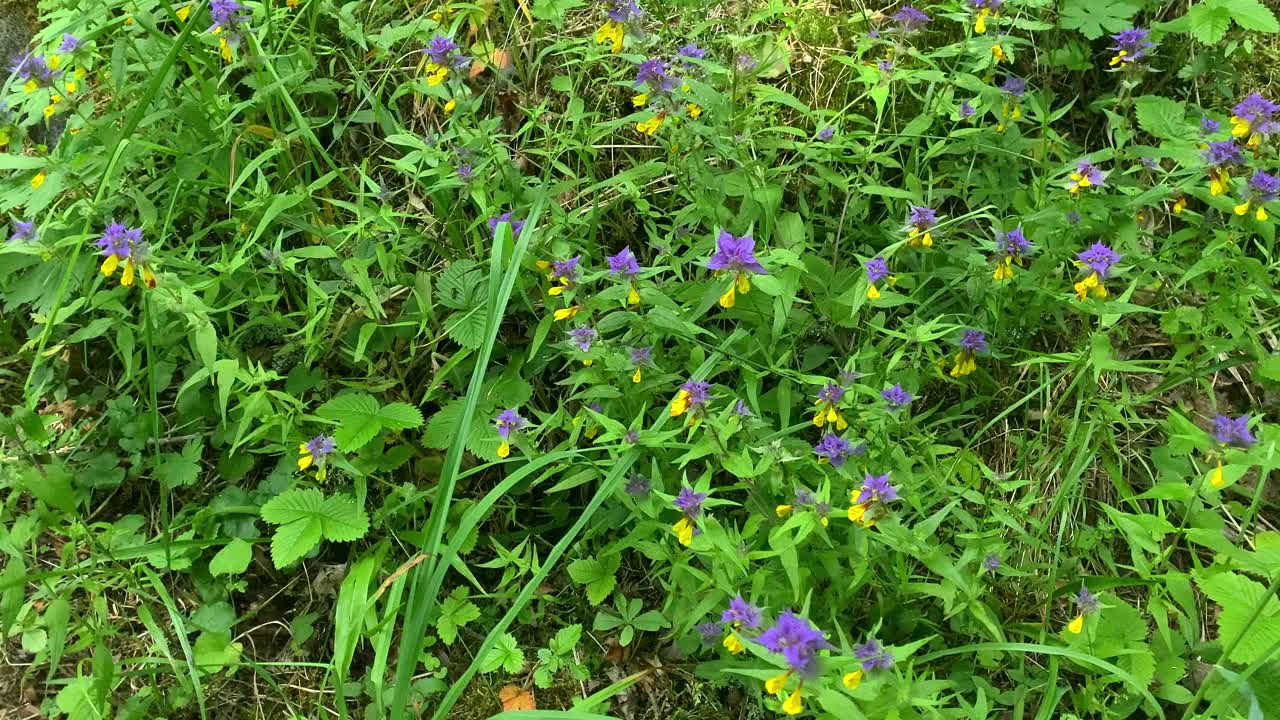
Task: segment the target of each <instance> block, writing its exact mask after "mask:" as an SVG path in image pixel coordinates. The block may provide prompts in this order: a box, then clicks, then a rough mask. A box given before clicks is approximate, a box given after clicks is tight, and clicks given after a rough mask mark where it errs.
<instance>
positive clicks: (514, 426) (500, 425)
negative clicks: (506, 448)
mask: <svg viewBox="0 0 1280 720" xmlns="http://www.w3.org/2000/svg"><path fill="white" fill-rule="evenodd" d="M528 424H529V421H528V420H525V419H524V418H522V417H520V414H519V413H517V412H516V409H515V408H507V409H506V410H503V411H502V412H500V413H498V417H497V418H495V419H494V425H495V426H496V427H497V429H498V437H500V438H502V439H503V440H509V439H511V433H512V432H513V431H514V432H519V431H521V430H523V429H525V427H526V426H528Z"/></svg>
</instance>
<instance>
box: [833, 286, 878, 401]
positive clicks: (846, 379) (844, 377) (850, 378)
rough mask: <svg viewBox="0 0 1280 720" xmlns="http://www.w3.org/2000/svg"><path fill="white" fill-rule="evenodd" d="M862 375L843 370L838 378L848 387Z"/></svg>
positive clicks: (855, 371)
mask: <svg viewBox="0 0 1280 720" xmlns="http://www.w3.org/2000/svg"><path fill="white" fill-rule="evenodd" d="M886 269H887V268H886ZM862 375H863V373H860V372H858V371H857V370H841V371H840V375H839V376H838V378H837V379H838V380H840V385H841V386H843V387H846V388H847V387H851V386H852V385H853V384H854V383H855V382H857V381H858V378H860V377H862Z"/></svg>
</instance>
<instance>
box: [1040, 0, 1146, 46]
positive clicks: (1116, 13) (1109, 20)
mask: <svg viewBox="0 0 1280 720" xmlns="http://www.w3.org/2000/svg"><path fill="white" fill-rule="evenodd" d="M1139 9H1140V6H1139V5H1138V4H1136V3H1130V2H1114V1H1113V0H1067V2H1065V3H1063V7H1062V14H1061V16H1060V17H1059V18H1058V24H1059V25H1061V26H1062V27H1063V28H1065V29H1067V30H1079V31H1080V34H1081V35H1084V36H1085V37H1087V38H1089V39H1090V40H1097V39H1098V38H1100V37H1102V36H1103V35H1106V34H1107V33H1117V32H1120V31H1121V30H1124V29H1125V28H1128V27H1131V26H1132V25H1133V23H1131V22H1130V21H1129V18H1132V17H1133V16H1134V15H1136V14H1137V13H1138V10H1139Z"/></svg>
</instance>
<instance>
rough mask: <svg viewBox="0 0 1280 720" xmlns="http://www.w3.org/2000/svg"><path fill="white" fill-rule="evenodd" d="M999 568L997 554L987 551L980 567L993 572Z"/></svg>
mask: <svg viewBox="0 0 1280 720" xmlns="http://www.w3.org/2000/svg"><path fill="white" fill-rule="evenodd" d="M999 568H1000V556H999V555H997V554H995V553H987V556H986V557H984V558H982V569H983V570H984V571H985V572H989V573H993V572H995V571H996V570H997V569H999Z"/></svg>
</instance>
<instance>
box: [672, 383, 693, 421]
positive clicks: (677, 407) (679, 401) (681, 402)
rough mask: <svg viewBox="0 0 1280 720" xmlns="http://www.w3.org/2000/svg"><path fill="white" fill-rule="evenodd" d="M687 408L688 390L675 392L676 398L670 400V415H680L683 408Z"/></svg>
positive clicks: (682, 412)
mask: <svg viewBox="0 0 1280 720" xmlns="http://www.w3.org/2000/svg"><path fill="white" fill-rule="evenodd" d="M688 409H689V391H687V390H681V391H680V392H678V393H676V399H675V400H672V401H671V417H680V416H681V415H683V414H684V411H685V410H688Z"/></svg>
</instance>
